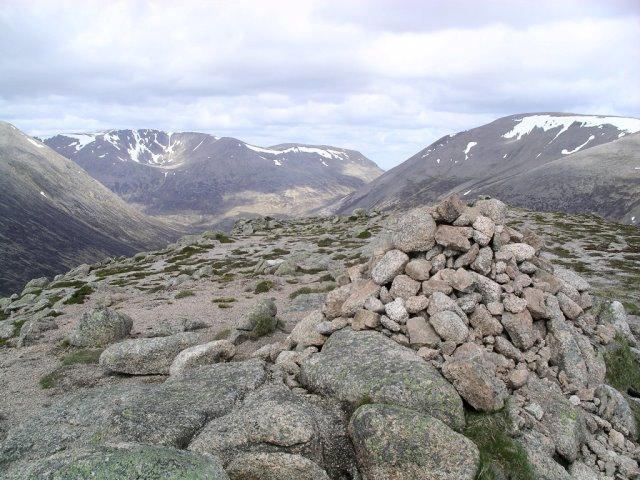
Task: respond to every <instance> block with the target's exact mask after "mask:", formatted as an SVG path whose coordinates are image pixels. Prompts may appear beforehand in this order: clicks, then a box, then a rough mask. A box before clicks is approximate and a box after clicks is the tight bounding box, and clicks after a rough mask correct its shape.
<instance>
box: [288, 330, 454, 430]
mask: <svg viewBox="0 0 640 480" xmlns="http://www.w3.org/2000/svg"><path fill="white" fill-rule="evenodd" d="M300 380H301V382H302V383H303V385H305V386H306V387H307V388H308V389H309V390H311V391H314V392H318V393H323V394H326V395H330V396H333V397H336V398H338V399H340V400H345V401H348V402H350V403H352V404H354V405H359V404H361V403H363V402H374V403H387V404H391V405H399V406H403V407H407V408H412V409H414V410H417V411H419V412H423V413H426V414H429V415H431V416H433V417H436V418H438V419H440V420H442V421H443V422H445V423H446V424H447V425H449V426H451V427H452V428H454V429H455V430H461V429H462V428H463V427H464V413H463V407H462V399H461V398H460V396H459V395H458V393H457V392H456V390H455V389H454V388H453V386H452V385H451V384H450V383H449V382H447V381H446V380H445V379H444V378H443V377H442V375H441V374H440V373H439V372H438V371H437V370H436V369H435V368H434V367H433V366H431V365H430V364H428V363H426V362H425V361H423V360H422V359H421V358H419V357H418V356H417V355H416V354H415V352H413V351H412V350H410V349H408V348H405V347H402V346H400V345H398V344H397V343H396V342H394V341H393V340H391V339H389V338H387V337H385V336H384V335H382V334H381V333H378V332H373V331H363V332H354V331H352V330H350V329H343V330H340V331H338V332H335V333H334V334H333V335H331V337H330V338H329V340H327V343H325V345H324V347H323V349H322V352H320V353H317V354H314V355H312V356H311V357H309V358H308V359H307V360H306V361H304V362H303V363H302V365H301V372H300Z"/></svg>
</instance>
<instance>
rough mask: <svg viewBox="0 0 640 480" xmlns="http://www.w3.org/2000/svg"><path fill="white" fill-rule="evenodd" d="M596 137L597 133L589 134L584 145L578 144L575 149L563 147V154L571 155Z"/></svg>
mask: <svg viewBox="0 0 640 480" xmlns="http://www.w3.org/2000/svg"><path fill="white" fill-rule="evenodd" d="M594 138H596V137H595V135H589V138H588V139H587V141H586V142H584V143H583V144H582V145H578V146H577V147H576V148H574V149H573V150H567V149H566V148H563V149H562V154H563V155H571V154H572V153H576V152H577V151H578V150H580V149H581V148H582V147H584V146H585V145H586V144H587V143H589V142H590V141H591V140H593V139H594Z"/></svg>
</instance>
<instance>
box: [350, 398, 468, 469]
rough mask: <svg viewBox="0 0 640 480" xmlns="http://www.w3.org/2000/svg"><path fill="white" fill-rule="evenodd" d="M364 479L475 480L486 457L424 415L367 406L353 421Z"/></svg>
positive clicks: (359, 409) (404, 410)
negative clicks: (482, 459) (482, 457)
mask: <svg viewBox="0 0 640 480" xmlns="http://www.w3.org/2000/svg"><path fill="white" fill-rule="evenodd" d="M349 434H350V436H351V439H352V441H353V444H354V447H355V450H356V458H357V460H358V465H359V467H360V471H361V473H362V475H363V479H364V480H379V479H387V478H388V479H391V478H393V479H395V480H464V479H469V480H471V479H473V478H475V475H476V471H477V468H478V464H479V459H480V454H479V452H478V448H477V447H476V446H475V444H474V443H473V442H472V441H471V440H469V439H468V438H466V437H464V436H462V435H460V434H459V433H456V432H454V431H453V430H451V428H449V427H448V426H447V425H445V424H444V423H442V422H441V421H440V420H438V419H436V418H433V417H431V416H429V415H426V414H424V413H419V412H416V411H414V410H409V409H407V408H401V407H397V406H392V405H375V404H374V405H364V406H361V407H360V408H358V409H357V410H356V411H355V413H354V414H353V416H352V417H351V421H350V423H349Z"/></svg>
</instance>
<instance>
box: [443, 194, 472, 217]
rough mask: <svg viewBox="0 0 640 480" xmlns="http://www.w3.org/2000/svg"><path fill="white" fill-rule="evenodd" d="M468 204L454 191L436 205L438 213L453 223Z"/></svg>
mask: <svg viewBox="0 0 640 480" xmlns="http://www.w3.org/2000/svg"><path fill="white" fill-rule="evenodd" d="M465 208H466V205H465V204H464V202H463V201H462V200H461V199H460V197H459V196H458V194H457V193H452V194H451V195H449V196H448V197H447V198H445V199H444V200H443V201H442V202H440V203H439V204H438V205H437V206H436V212H437V215H439V216H440V218H441V219H442V220H444V221H445V222H447V223H453V222H454V221H455V220H456V219H457V218H458V217H459V216H460V215H461V214H462V212H463V211H464V210H465Z"/></svg>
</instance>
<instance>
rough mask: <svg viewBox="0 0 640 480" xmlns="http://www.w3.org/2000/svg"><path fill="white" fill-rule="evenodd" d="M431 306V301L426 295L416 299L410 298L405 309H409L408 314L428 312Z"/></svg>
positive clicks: (405, 304) (418, 296) (405, 303)
mask: <svg viewBox="0 0 640 480" xmlns="http://www.w3.org/2000/svg"><path fill="white" fill-rule="evenodd" d="M428 306H429V299H428V298H427V297H426V296H424V295H417V296H415V297H408V298H407V299H406V300H405V301H404V308H406V309H407V312H409V313H410V314H411V313H418V312H421V311H423V310H426V309H427V307H428Z"/></svg>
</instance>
